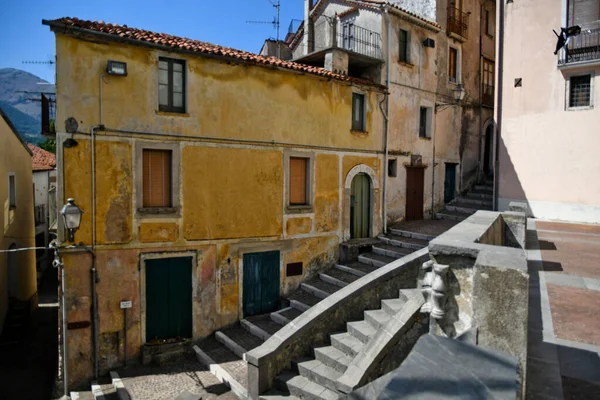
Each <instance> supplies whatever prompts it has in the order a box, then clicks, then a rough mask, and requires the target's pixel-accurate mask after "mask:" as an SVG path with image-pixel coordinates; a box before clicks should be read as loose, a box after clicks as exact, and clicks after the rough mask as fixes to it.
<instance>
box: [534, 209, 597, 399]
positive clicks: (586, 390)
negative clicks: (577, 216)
mask: <svg viewBox="0 0 600 400" xmlns="http://www.w3.org/2000/svg"><path fill="white" fill-rule="evenodd" d="M528 229H529V231H528V234H529V235H528V256H529V268H530V276H531V282H530V289H531V290H530V300H529V301H530V305H529V306H530V314H529V349H528V371H527V380H528V390H527V394H528V398H530V399H562V398H564V399H598V398H600V319H599V318H598V310H599V309H600V226H598V225H583V224H567V223H557V222H545V221H533V220H530V221H529V227H528Z"/></svg>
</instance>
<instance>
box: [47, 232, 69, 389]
mask: <svg viewBox="0 0 600 400" xmlns="http://www.w3.org/2000/svg"><path fill="white" fill-rule="evenodd" d="M57 241H58V239H56V241H54V240H53V241H52V243H50V246H49V247H50V248H54V261H52V266H53V267H55V268H59V269H60V307H61V313H62V327H61V330H62V367H63V388H64V389H63V390H64V392H65V393H64V395H65V397H67V396H69V367H68V366H69V362H68V358H67V301H66V296H65V289H66V286H67V284H66V282H65V264H63V262H62V260H61V258H60V252H59V249H58V244H57V243H56V242H57Z"/></svg>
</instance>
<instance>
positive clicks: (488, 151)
mask: <svg viewBox="0 0 600 400" xmlns="http://www.w3.org/2000/svg"><path fill="white" fill-rule="evenodd" d="M493 147H494V127H493V125H492V124H490V125H488V127H487V129H486V130H485V148H484V152H483V173H484V175H485V176H490V175H492V173H493V172H494V166H493V165H492V163H493V160H494V157H493V156H492V151H493Z"/></svg>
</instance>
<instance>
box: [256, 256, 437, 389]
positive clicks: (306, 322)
mask: <svg viewBox="0 0 600 400" xmlns="http://www.w3.org/2000/svg"><path fill="white" fill-rule="evenodd" d="M427 260H429V253H428V249H427V248H424V249H421V250H419V251H416V252H414V253H411V254H409V255H407V256H405V257H402V258H400V259H398V260H396V261H394V262H391V263H389V264H387V265H385V266H383V267H381V268H379V269H377V270H375V271H374V272H371V273H370V274H368V275H366V276H363V277H362V278H360V279H358V280H356V281H354V282H352V283H351V284H349V285H348V286H346V287H344V288H342V289H340V290H338V291H337V292H335V293H334V294H332V295H331V296H329V297H327V298H326V299H324V300H322V301H320V302H319V303H318V304H316V305H315V306H313V307H311V308H310V309H309V310H307V311H306V312H304V313H303V314H302V315H300V316H298V317H297V318H296V319H294V320H293V321H292V322H290V323H289V324H287V325H286V326H285V327H283V328H282V329H280V330H279V331H278V332H277V333H276V334H275V335H273V336H271V337H270V338H269V339H268V340H267V341H266V342H265V343H263V344H262V345H261V346H259V347H257V348H255V349H254V350H252V351H250V352H248V353H246V355H245V356H246V361H247V362H248V385H249V386H248V395H249V397H250V398H252V399H258V397H259V395H260V394H261V393H263V392H265V391H266V390H268V389H269V388H270V387H271V385H272V384H273V381H274V379H275V377H276V376H277V375H278V374H279V373H281V372H282V371H283V370H284V369H285V368H287V367H288V366H289V365H290V362H291V361H292V360H294V359H297V358H301V357H304V356H306V355H308V354H309V352H310V349H311V346H313V345H315V344H319V343H324V342H325V340H326V338H327V336H328V335H329V333H331V332H333V331H336V330H344V328H345V324H346V322H348V321H352V320H360V319H362V313H363V311H364V310H367V309H376V308H379V307H380V305H381V300H382V299H390V298H397V297H398V294H399V293H398V291H399V290H400V289H408V288H415V287H416V282H417V278H418V274H419V269H420V267H421V265H422V264H423V263H424V262H425V261H427Z"/></svg>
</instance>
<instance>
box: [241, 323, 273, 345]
mask: <svg viewBox="0 0 600 400" xmlns="http://www.w3.org/2000/svg"><path fill="white" fill-rule="evenodd" d="M240 325H242V328H244V329H245V330H246V332H248V333H249V334H251V335H254V336H256V337H257V338H259V339H261V340H267V339H269V338H270V337H271V335H270V334H269V333H268V332H266V331H264V330H263V329H261V328H259V327H258V326H256V325H254V324H253V323H252V322H250V321H248V320H247V319H245V318H244V319H241V320H240Z"/></svg>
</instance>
